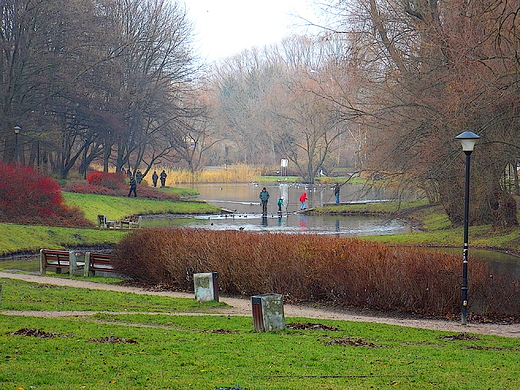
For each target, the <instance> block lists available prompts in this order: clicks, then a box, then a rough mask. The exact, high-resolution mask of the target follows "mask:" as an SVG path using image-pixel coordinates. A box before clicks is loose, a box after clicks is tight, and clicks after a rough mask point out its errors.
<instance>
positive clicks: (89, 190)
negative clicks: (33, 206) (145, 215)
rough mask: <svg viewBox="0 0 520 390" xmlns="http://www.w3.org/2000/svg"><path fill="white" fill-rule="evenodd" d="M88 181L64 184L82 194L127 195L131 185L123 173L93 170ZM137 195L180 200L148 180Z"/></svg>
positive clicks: (66, 188) (141, 185)
mask: <svg viewBox="0 0 520 390" xmlns="http://www.w3.org/2000/svg"><path fill="white" fill-rule="evenodd" d="M87 181H88V183H85V182H71V183H68V184H67V185H65V186H63V190H64V191H69V192H77V193H81V194H94V195H109V196H127V195H128V190H129V186H128V183H127V182H126V179H125V175H123V174H121V173H105V172H92V173H90V174H89V175H88V177H87ZM137 197H138V198H141V199H157V200H169V201H179V200H180V199H181V197H180V196H179V195H178V194H169V193H166V192H163V191H159V190H157V189H156V188H153V187H149V186H148V185H146V182H145V181H143V184H140V185H138V186H137Z"/></svg>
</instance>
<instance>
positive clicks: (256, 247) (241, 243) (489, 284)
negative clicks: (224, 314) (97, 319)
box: [114, 229, 520, 316]
mask: <svg viewBox="0 0 520 390" xmlns="http://www.w3.org/2000/svg"><path fill="white" fill-rule="evenodd" d="M114 254H115V256H116V263H115V266H116V267H117V270H118V272H120V273H122V274H124V275H127V276H129V277H131V278H132V279H134V280H135V281H137V282H140V283H143V284H161V285H166V286H171V287H172V288H174V289H177V290H182V291H186V290H188V291H192V290H193V274H194V273H197V272H212V271H216V272H218V273H219V285H220V288H221V291H222V292H223V293H225V294H230V295H246V296H250V295H256V294H263V293H273V292H275V293H281V294H283V295H284V299H285V300H286V301H292V302H325V303H329V304H332V305H338V306H344V307H348V306H354V307H359V308H368V309H372V310H383V311H394V310H397V311H403V312H409V313H421V314H428V315H436V316H446V315H449V316H451V315H454V313H457V312H458V311H459V310H460V269H459V268H460V259H459V257H458V256H453V255H447V254H443V253H436V252H426V251H421V250H417V249H413V248H395V247H389V246H386V245H384V244H379V243H374V242H369V241H364V240H359V239H353V238H337V237H331V236H323V235H303V234H258V233H249V232H243V231H210V230H203V229H143V230H139V231H135V232H132V233H131V234H129V235H127V236H126V237H125V238H124V239H123V240H122V241H121V242H120V244H119V245H118V247H117V249H116V251H115V253H114ZM489 279H490V278H489V269H488V265H487V264H486V263H484V262H479V261H477V260H475V261H474V262H473V263H472V267H471V278H470V283H471V286H470V290H469V291H470V295H471V297H470V298H471V300H470V302H476V301H477V299H479V303H478V306H479V307H473V308H474V309H477V310H478V311H479V312H480V313H482V314H487V315H492V314H493V315H496V314H507V313H504V312H503V311H504V310H505V307H507V310H508V311H509V313H517V312H518V311H519V309H520V299H519V294H520V286H519V285H518V282H517V281H514V280H511V279H508V280H503V279H502V280H500V283H496V282H493V281H492V280H491V281H490V280H489ZM494 301H497V302H502V303H505V302H507V305H505V304H502V305H501V306H500V307H497V305H493V302H494ZM475 306H476V304H475Z"/></svg>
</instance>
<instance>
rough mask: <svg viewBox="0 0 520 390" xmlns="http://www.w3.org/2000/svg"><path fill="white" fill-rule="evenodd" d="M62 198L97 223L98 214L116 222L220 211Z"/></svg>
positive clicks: (198, 205) (182, 204)
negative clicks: (154, 215) (128, 219)
mask: <svg viewBox="0 0 520 390" xmlns="http://www.w3.org/2000/svg"><path fill="white" fill-rule="evenodd" d="M63 196H64V198H65V200H66V202H67V204H69V205H72V206H78V207H80V208H81V209H82V210H83V211H84V212H85V217H86V218H87V219H89V220H90V221H92V222H96V221H97V215H98V214H105V215H107V217H108V219H112V220H118V219H121V218H123V217H127V216H129V215H133V214H141V215H143V214H167V213H172V214H211V213H217V212H219V211H220V209H219V208H218V207H216V206H211V205H209V204H207V203H205V202H198V201H179V202H170V201H161V200H154V199H139V198H127V197H116V196H106V195H92V194H79V193H72V192H64V193H63Z"/></svg>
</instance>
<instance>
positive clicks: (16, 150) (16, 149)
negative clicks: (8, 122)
mask: <svg viewBox="0 0 520 390" xmlns="http://www.w3.org/2000/svg"><path fill="white" fill-rule="evenodd" d="M20 130H22V128H21V127H20V126H15V127H14V161H15V162H16V163H18V134H20Z"/></svg>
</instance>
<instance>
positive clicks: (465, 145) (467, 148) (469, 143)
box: [455, 131, 480, 325]
mask: <svg viewBox="0 0 520 390" xmlns="http://www.w3.org/2000/svg"><path fill="white" fill-rule="evenodd" d="M479 138H480V137H479V136H478V135H476V134H475V133H472V132H471V131H465V132H464V133H461V134H459V135H458V136H456V137H455V139H458V140H460V142H461V144H462V150H463V151H464V153H465V154H466V184H465V196H464V247H463V251H462V315H461V323H462V325H467V323H468V320H467V315H468V230H469V167H470V162H471V161H470V160H471V152H473V149H474V147H475V142H477V140H478V139H479Z"/></svg>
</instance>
